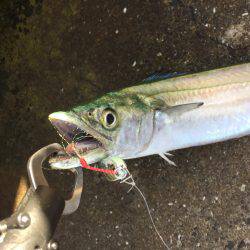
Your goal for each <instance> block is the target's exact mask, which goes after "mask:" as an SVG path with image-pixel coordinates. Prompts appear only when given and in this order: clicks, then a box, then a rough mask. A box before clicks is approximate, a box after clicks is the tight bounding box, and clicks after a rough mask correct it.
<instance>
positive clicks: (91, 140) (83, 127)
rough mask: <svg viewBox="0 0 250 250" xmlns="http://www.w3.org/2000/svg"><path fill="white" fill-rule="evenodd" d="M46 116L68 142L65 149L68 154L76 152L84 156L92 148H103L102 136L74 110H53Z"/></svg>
mask: <svg viewBox="0 0 250 250" xmlns="http://www.w3.org/2000/svg"><path fill="white" fill-rule="evenodd" d="M48 118H49V121H50V122H51V124H52V125H53V126H54V127H55V129H56V130H57V133H58V134H59V135H60V136H61V137H62V139H63V140H64V141H66V143H67V144H68V145H67V147H66V148H65V151H66V153H68V154H69V155H75V154H76V153H77V154H78V155H81V156H84V155H85V154H87V153H89V152H90V151H92V150H94V149H97V148H103V149H104V143H103V142H104V141H103V138H102V136H101V135H99V133H98V132H97V131H95V130H94V129H92V128H90V127H88V126H87V124H85V123H84V121H83V120H82V119H81V118H79V116H78V115H76V114H75V113H74V112H55V113H52V114H50V115H49V117H48Z"/></svg>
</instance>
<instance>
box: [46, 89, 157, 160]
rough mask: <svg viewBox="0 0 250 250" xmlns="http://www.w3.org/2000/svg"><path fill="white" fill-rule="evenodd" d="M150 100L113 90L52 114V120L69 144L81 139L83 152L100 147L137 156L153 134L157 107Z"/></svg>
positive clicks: (116, 153) (111, 151) (79, 143)
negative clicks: (91, 100)
mask: <svg viewBox="0 0 250 250" xmlns="http://www.w3.org/2000/svg"><path fill="white" fill-rule="evenodd" d="M147 100H148V98H145V97H144V96H141V95H136V94H131V95H130V94H124V93H120V92H115V93H109V94H106V95H104V96H103V97H101V98H99V99H97V100H96V101H94V102H91V103H89V104H86V105H82V106H78V107H75V108H73V109H72V110H70V111H68V112H55V113H52V114H50V115H49V120H50V121H51V123H52V124H53V126H54V127H55V128H56V129H57V131H58V133H59V135H60V136H61V137H62V138H63V139H64V140H66V141H67V142H68V143H71V142H75V141H76V140H78V142H77V143H78V145H82V146H79V148H81V147H82V148H84V150H83V151H84V152H82V153H83V155H84V154H85V155H86V154H88V153H90V151H91V150H92V149H94V148H97V147H98V148H102V149H103V150H105V152H106V153H107V155H109V156H119V157H121V158H123V159H127V158H136V157H137V155H139V154H140V153H141V152H142V151H143V150H145V149H146V148H147V146H148V144H149V142H150V140H151V137H152V133H153V127H154V125H153V123H154V110H153V109H152V107H151V105H149V103H148V101H147ZM86 145H89V146H88V147H87V149H86Z"/></svg>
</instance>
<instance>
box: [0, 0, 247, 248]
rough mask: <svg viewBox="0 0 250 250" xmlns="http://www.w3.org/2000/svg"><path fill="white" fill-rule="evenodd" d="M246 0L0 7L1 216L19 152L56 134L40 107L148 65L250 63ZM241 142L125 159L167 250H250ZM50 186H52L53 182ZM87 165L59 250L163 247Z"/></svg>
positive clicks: (59, 106)
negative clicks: (169, 158)
mask: <svg viewBox="0 0 250 250" xmlns="http://www.w3.org/2000/svg"><path fill="white" fill-rule="evenodd" d="M249 12H250V2H249V0H221V1H211V0H210V1H208V0H203V1H202V0H200V1H194V0H186V1H184V0H183V1H181V0H162V1H112V0H109V1H102V0H100V1H97V0H94V1H93V0H92V1H87V0H86V1H78V0H72V1H70V2H69V1H41V0H40V1H39V0H37V1H33V0H30V1H29V0H25V1H24V0H23V1H18V0H12V1H7V0H3V1H1V3H0V20H1V22H0V29H1V32H0V41H1V43H0V63H1V69H0V76H1V77H0V84H1V86H0V105H1V106H0V139H1V142H2V147H1V148H0V155H1V157H0V206H1V209H0V215H1V218H3V217H5V216H7V215H9V214H10V212H11V208H12V206H13V202H14V200H15V195H16V192H17V188H18V186H19V182H20V178H21V176H24V175H25V171H26V169H25V165H26V161H27V159H28V157H29V156H30V155H31V153H32V152H34V151H35V150H37V149H38V148H40V147H42V146H44V145H46V144H48V143H51V142H54V141H59V139H58V137H57V135H56V133H55V131H54V129H53V128H52V126H51V125H50V124H49V122H48V121H47V115H48V114H49V113H51V112H53V111H56V110H63V109H68V108H70V107H72V106H74V105H77V104H80V103H86V102H88V101H90V100H92V99H94V98H96V97H97V96H100V95H102V94H104V93H105V92H108V91H111V90H117V89H120V88H122V87H125V86H130V85H133V84H135V83H136V82H138V81H140V80H142V79H144V78H145V77H147V76H149V75H150V74H152V73H154V72H173V71H177V72H197V71H202V70H206V69H213V68H217V67H222V66H229V65H233V64H238V63H244V62H249V61H250V13H249ZM249 143H250V138H249V137H245V138H241V139H238V140H232V141H229V142H224V143H218V144H215V145H208V146H204V147H199V148H192V149H185V150H178V151H176V152H174V155H175V156H174V161H175V162H176V163H177V165H178V166H177V167H171V166H169V165H168V164H167V163H165V162H164V161H163V160H162V159H160V158H159V157H158V156H152V157H147V158H143V159H138V160H133V161H128V167H129V169H130V170H131V172H132V174H133V176H134V177H135V178H136V182H137V184H138V186H139V187H140V188H141V189H142V191H143V192H144V194H145V196H146V198H147V200H148V203H149V205H150V207H151V210H152V215H153V217H154V218H155V220H156V225H157V227H158V229H159V231H160V232H161V233H162V235H163V238H164V239H165V240H166V241H167V242H168V244H169V246H170V247H171V248H173V249H176V248H180V249H181V248H183V249H184V248H185V249H194V248H200V249H225V248H226V249H244V248H245V249H246V248H250V245H249V244H250V229H249V223H250V213H249V209H250V207H249V204H250V195H249V183H250V158H249V155H250V148H249ZM59 185H60V183H59ZM127 188H128V187H126V186H122V185H120V184H118V183H110V182H107V181H106V180H105V179H104V178H103V177H102V176H101V175H97V174H95V173H90V172H85V174H84V194H83V197H82V202H81V206H80V208H79V209H78V211H77V212H76V213H75V214H72V215H70V216H67V217H64V218H62V220H61V222H60V225H59V226H58V230H57V233H56V235H55V238H56V239H57V240H58V241H59V244H60V246H61V247H60V249H163V246H162V244H161V242H160V240H159V239H158V238H157V235H156V233H155V232H154V231H153V229H152V225H151V224H150V220H149V217H148V215H147V212H146V210H145V207H144V205H143V203H142V201H141V199H140V197H139V196H138V195H137V193H136V192H135V191H131V192H130V193H128V194H127V193H126V191H127Z"/></svg>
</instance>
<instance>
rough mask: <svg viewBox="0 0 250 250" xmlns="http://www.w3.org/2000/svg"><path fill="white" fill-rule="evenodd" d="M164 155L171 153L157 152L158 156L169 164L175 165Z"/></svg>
mask: <svg viewBox="0 0 250 250" xmlns="http://www.w3.org/2000/svg"><path fill="white" fill-rule="evenodd" d="M166 155H168V156H169V155H171V154H169V153H159V156H160V157H161V158H163V159H164V160H165V161H166V162H167V163H168V164H169V165H171V166H175V167H176V164H175V163H174V162H173V161H171V160H170V159H169V158H168V157H167V156H166Z"/></svg>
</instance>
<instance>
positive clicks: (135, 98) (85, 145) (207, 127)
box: [49, 63, 250, 167]
mask: <svg viewBox="0 0 250 250" xmlns="http://www.w3.org/2000/svg"><path fill="white" fill-rule="evenodd" d="M49 120H50V122H51V123H52V125H53V126H54V127H55V128H56V130H57V132H58V133H59V135H60V136H61V137H62V138H63V139H64V140H65V141H66V142H67V143H69V144H72V145H74V147H75V148H74V149H75V150H76V152H78V153H77V155H75V154H74V152H68V155H67V157H68V158H69V159H68V160H69V161H68V162H67V163H66V166H68V167H70V166H71V165H70V159H72V161H73V159H74V160H76V158H77V157H78V156H79V155H80V157H84V158H87V159H88V161H89V162H91V163H95V162H98V161H100V160H101V159H104V158H105V157H108V156H109V157H110V156H116V157H120V158H121V159H125V160H126V159H133V158H139V157H144V156H149V155H160V156H161V157H162V158H164V159H165V160H167V161H168V162H169V163H170V164H174V163H173V162H172V161H170V159H169V157H168V156H169V152H171V151H174V150H177V149H182V148H189V147H195V146H201V145H206V144H211V143H216V142H221V141H226V140H229V139H234V138H239V137H242V136H247V135H249V134H250V63H245V64H240V65H235V66H230V67H225V68H219V69H214V70H210V71H205V72H201V73H194V74H186V75H185V74H180V75H178V74H177V75H176V74H173V77H171V76H169V74H165V75H156V76H153V77H150V78H148V79H146V80H144V81H142V82H141V83H139V84H138V85H136V86H132V87H127V88H124V89H122V90H120V91H116V92H111V93H107V94H105V95H103V96H102V97H100V98H98V99H96V100H95V101H93V102H90V103H87V104H83V105H80V106H77V107H74V108H72V109H71V110H69V111H59V112H54V113H52V114H50V115H49ZM78 134H81V138H80V139H79V141H78V143H76V142H75V138H76V137H77V135H78ZM93 150H95V152H96V153H93ZM73 151H74V150H73ZM100 152H102V153H101V156H100ZM97 154H99V156H100V157H98V155H97ZM89 155H91V157H89ZM55 161H57V163H59V165H58V166H59V167H60V160H59V159H58V160H56V159H54V162H55ZM64 167H65V166H64Z"/></svg>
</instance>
